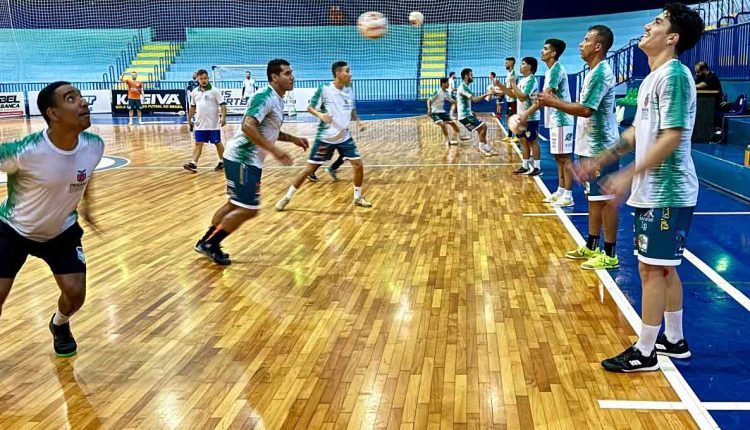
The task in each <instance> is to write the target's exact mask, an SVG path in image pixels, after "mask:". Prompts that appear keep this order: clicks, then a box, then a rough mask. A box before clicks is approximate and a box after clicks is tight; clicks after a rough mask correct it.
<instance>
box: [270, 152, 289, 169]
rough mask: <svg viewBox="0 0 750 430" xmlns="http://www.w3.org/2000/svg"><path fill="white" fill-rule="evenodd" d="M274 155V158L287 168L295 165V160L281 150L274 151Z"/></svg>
mask: <svg viewBox="0 0 750 430" xmlns="http://www.w3.org/2000/svg"><path fill="white" fill-rule="evenodd" d="M272 154H273V156H274V158H276V159H277V160H279V162H280V163H281V164H283V165H285V166H291V165H292V163H294V160H293V159H292V157H290V156H289V154H287V153H286V152H284V151H282V150H280V149H276V150H275V151H273V153H272Z"/></svg>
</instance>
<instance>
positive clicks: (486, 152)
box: [479, 146, 497, 157]
mask: <svg viewBox="0 0 750 430" xmlns="http://www.w3.org/2000/svg"><path fill="white" fill-rule="evenodd" d="M479 153H480V154H482V155H484V156H485V157H492V156H495V155H497V152H495V150H494V149H492V147H489V149H484V148H482V147H481V146H480V147H479Z"/></svg>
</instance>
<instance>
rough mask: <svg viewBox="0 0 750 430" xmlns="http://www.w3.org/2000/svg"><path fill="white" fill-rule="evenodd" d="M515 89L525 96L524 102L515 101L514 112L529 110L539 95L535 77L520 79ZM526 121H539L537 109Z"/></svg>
mask: <svg viewBox="0 0 750 430" xmlns="http://www.w3.org/2000/svg"><path fill="white" fill-rule="evenodd" d="M516 87H518V89H519V90H521V92H522V93H523V94H524V95H525V96H526V100H521V99H517V100H516V111H517V112H519V113H520V112H523V111H527V110H529V109H530V108H531V105H533V104H534V100H536V95H537V94H538V93H539V84H538V83H537V81H536V76H534V75H529V76H526V77H524V78H522V79H521V80H520V81H518V82H517V83H516ZM528 121H539V109H537V110H536V112H534V113H532V114H531V116H529V119H528Z"/></svg>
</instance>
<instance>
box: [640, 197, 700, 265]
mask: <svg viewBox="0 0 750 430" xmlns="http://www.w3.org/2000/svg"><path fill="white" fill-rule="evenodd" d="M694 209H695V207H686V208H651V209H647V208H636V209H635V219H634V220H633V222H634V224H633V231H634V235H633V239H634V243H633V247H634V251H635V255H637V256H638V261H640V262H642V263H646V264H650V265H652V266H678V265H679V264H680V263H681V262H682V254H683V253H684V252H685V242H687V237H688V232H690V224H691V222H692V220H693V210H694Z"/></svg>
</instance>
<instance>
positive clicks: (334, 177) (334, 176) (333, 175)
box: [326, 167, 339, 182]
mask: <svg viewBox="0 0 750 430" xmlns="http://www.w3.org/2000/svg"><path fill="white" fill-rule="evenodd" d="M326 173H328V176H330V177H331V179H332V180H333V182H338V181H339V177H338V175H337V174H336V171H335V170H331V168H330V167H326Z"/></svg>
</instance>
